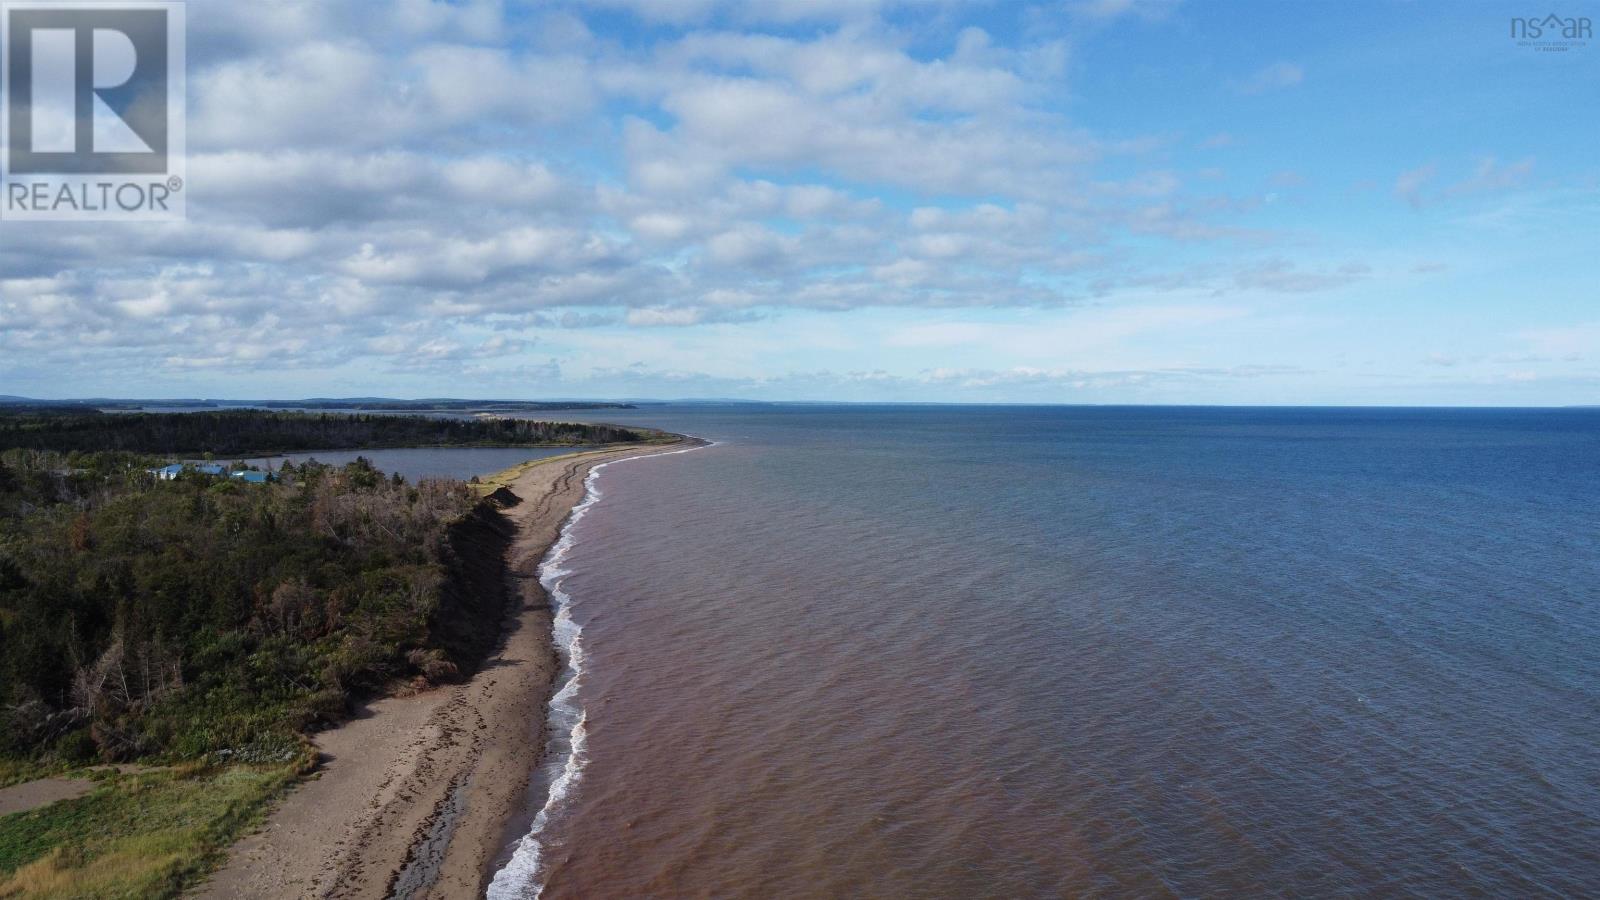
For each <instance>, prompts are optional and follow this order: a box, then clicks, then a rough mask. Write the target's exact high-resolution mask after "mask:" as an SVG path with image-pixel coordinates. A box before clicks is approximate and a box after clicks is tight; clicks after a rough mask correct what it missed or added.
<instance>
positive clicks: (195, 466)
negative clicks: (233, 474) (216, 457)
mask: <svg viewBox="0 0 1600 900" xmlns="http://www.w3.org/2000/svg"><path fill="white" fill-rule="evenodd" d="M147 471H148V472H149V473H150V474H151V475H154V476H155V477H157V478H159V479H161V480H162V481H171V480H172V479H174V478H177V477H178V476H179V475H182V474H183V473H184V472H199V473H200V474H201V475H213V476H215V475H226V474H228V467H227V466H224V465H222V464H220V463H173V464H172V465H170V466H163V467H161V468H159V469H149V470H147Z"/></svg>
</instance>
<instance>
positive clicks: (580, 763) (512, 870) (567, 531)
mask: <svg viewBox="0 0 1600 900" xmlns="http://www.w3.org/2000/svg"><path fill="white" fill-rule="evenodd" d="M714 446H716V443H715V442H711V443H707V444H702V445H701V446H699V447H687V448H685V449H683V450H669V451H667V452H665V453H646V454H642V455H640V456H627V457H623V458H622V459H614V460H611V461H610V462H603V463H600V464H599V465H597V466H595V467H594V468H592V469H590V470H589V474H588V475H587V476H585V477H584V480H583V485H584V494H583V500H582V501H581V502H579V503H578V505H577V506H574V507H573V508H572V512H571V514H570V515H568V516H567V521H566V523H565V524H563V525H562V526H561V534H560V536H559V537H558V538H557V540H556V542H555V545H554V546H552V547H551V548H550V552H548V553H546V554H545V557H544V559H543V561H541V562H540V563H539V583H540V584H542V585H544V589H545V592H546V593H547V594H549V596H550V604H551V606H552V607H553V608H554V609H555V611H556V616H555V629H554V631H555V645H556V651H557V653H558V654H559V655H560V657H561V660H562V666H561V676H560V677H561V686H560V688H559V689H557V690H556V693H555V696H554V697H552V698H551V699H550V708H549V710H548V712H547V713H546V721H545V740H546V741H547V744H546V747H545V757H546V762H545V764H544V778H543V779H542V780H543V781H544V783H546V784H548V785H550V790H549V793H548V794H547V795H546V796H545V801H544V806H542V807H540V809H539V812H538V814H537V815H535V816H534V817H533V824H532V826H531V827H530V828H529V829H528V833H527V834H526V835H524V836H523V837H522V839H521V840H519V841H517V846H516V849H515V850H513V851H512V853H511V860H510V861H509V862H507V863H506V865H505V867H504V868H502V869H501V870H500V871H498V872H496V873H494V879H493V880H492V881H490V882H489V890H488V892H487V893H486V895H485V896H486V897H487V898H488V900H526V898H530V897H538V896H539V895H540V894H541V893H543V891H544V876H545V872H544V870H543V868H542V865H541V863H542V860H543V851H544V841H545V837H544V831H545V828H546V827H547V826H548V825H549V824H550V819H551V817H552V816H553V815H555V813H557V812H559V811H560V810H561V809H562V808H563V807H564V806H565V803H566V800H567V797H568V796H569V795H570V794H571V793H572V790H573V789H574V788H575V787H576V786H577V784H578V782H579V781H581V780H583V770H584V767H585V765H586V764H587V763H588V756H587V755H586V753H585V752H584V751H585V745H586V744H587V737H588V733H587V731H586V730H585V725H586V724H587V722H588V712H587V710H585V709H584V706H583V700H582V698H581V697H579V696H578V691H579V689H580V688H581V686H582V681H583V673H584V654H583V627H582V626H581V625H579V624H578V622H577V621H576V620H575V619H573V618H572V597H571V596H570V595H568V594H567V592H566V591H565V590H563V589H562V583H563V581H564V580H565V578H566V576H567V575H568V574H570V572H571V570H570V569H567V568H565V567H563V565H562V563H563V562H565V561H566V558H567V554H568V552H570V551H571V550H572V542H573V526H574V525H576V524H578V521H579V520H580V519H582V518H583V517H584V514H586V513H587V512H588V511H589V510H590V509H591V508H593V506H594V505H595V504H596V503H599V502H600V496H601V494H600V488H599V486H598V481H599V478H600V470H601V469H604V468H605V467H606V466H614V465H616V464H617V463H624V462H632V461H634V460H637V459H653V458H655V457H658V456H676V455H677V454H679V453H689V452H692V451H694V450H700V449H702V448H704V447H714Z"/></svg>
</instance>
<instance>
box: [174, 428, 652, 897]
mask: <svg viewBox="0 0 1600 900" xmlns="http://www.w3.org/2000/svg"><path fill="white" fill-rule="evenodd" d="M683 446H684V445H683V444H681V443H679V444H672V445H648V446H642V447H641V446H631V447H621V448H614V449H607V450H601V451H595V452H589V453H580V454H574V455H571V456H563V457H556V458H552V459H546V460H539V461H536V462H533V463H530V464H528V465H526V466H523V467H519V468H518V469H515V470H512V471H511V472H508V473H505V474H503V475H502V476H498V477H497V478H496V479H491V481H493V482H495V483H497V484H499V485H503V486H504V487H506V488H507V489H509V490H510V491H511V493H513V494H515V495H516V500H515V502H513V503H511V504H510V505H508V506H507V507H506V508H505V510H504V511H505V515H506V516H507V517H508V518H509V519H510V520H511V521H512V523H513V524H514V525H515V527H516V534H515V536H514V538H513V543H512V546H511V550H510V552H509V554H508V559H507V564H508V570H509V577H510V578H512V579H513V581H514V587H515V593H514V596H515V597H516V598H517V599H518V600H519V601H520V602H517V606H516V608H515V609H513V610H512V612H511V614H510V615H509V616H508V618H507V623H506V631H505V638H504V642H503V644H502V645H501V647H500V648H499V650H498V652H496V653H494V654H493V655H492V656H491V657H490V658H489V659H488V660H486V661H485V663H484V665H483V667H482V668H481V669H480V670H479V672H478V673H477V674H476V675H475V676H474V677H473V678H471V679H470V680H469V681H467V682H465V683H462V684H458V685H450V686H445V687H440V688H436V689H433V690H429V691H426V692H423V693H420V694H416V695H413V696H407V697H388V698H384V699H380V700H377V701H375V702H373V703H371V704H369V705H368V706H367V707H366V708H364V709H363V710H362V711H361V712H360V713H358V715H357V716H356V717H355V718H353V719H352V720H351V721H349V722H347V723H345V724H344V725H342V726H341V727H339V728H337V729H333V730H330V731H327V732H324V733H322V734H320V735H318V736H317V738H316V745H317V749H318V750H319V752H320V754H321V763H320V765H319V766H318V768H317V770H316V772H314V773H313V774H312V775H311V776H310V777H309V778H308V779H307V780H306V781H305V782H304V783H302V784H301V785H299V786H297V787H296V788H295V789H294V790H293V791H292V792H291V793H290V794H289V795H288V796H287V797H285V798H284V800H283V801H282V802H281V803H280V804H279V805H278V806H277V808H276V809H275V810H274V811H273V812H272V814H271V815H270V816H269V818H268V820H267V822H266V824H265V825H264V826H263V827H262V828H261V829H260V830H258V831H257V832H256V833H254V834H252V835H250V836H248V837H246V838H244V839H243V840H241V841H240V842H239V843H237V844H236V845H234V847H233V848H232V850H231V851H230V854H229V859H228V862H227V863H226V864H225V865H224V866H223V867H222V868H221V869H220V870H219V871H218V872H217V873H216V874H215V875H213V876H212V877H211V878H210V879H209V880H207V881H206V882H205V883H204V884H202V885H201V886H200V887H199V889H198V890H197V891H196V892H195V893H196V896H199V897H206V898H240V897H261V898H267V897H271V898H285V897H296V898H300V897H307V898H309V897H339V898H346V897H348V898H368V897H374V898H376V897H389V896H399V897H415V898H423V897H432V898H467V897H481V896H483V892H484V888H485V887H486V886H487V884H488V881H489V879H490V878H491V877H492V875H493V872H492V871H491V867H492V866H493V865H494V863H495V861H496V859H497V858H498V857H499V856H500V854H501V851H502V850H503V849H504V847H505V846H506V843H507V841H508V840H510V839H512V838H513V837H514V836H513V835H511V834H509V833H508V826H509V825H511V824H513V823H516V822H519V821H520V820H521V819H522V818H523V817H524V816H525V815H526V810H525V806H526V794H527V790H528V783H529V779H530V777H531V775H532V773H533V772H534V770H535V768H536V766H537V765H538V762H539V758H540V755H541V753H542V750H543V745H544V738H543V734H542V731H543V726H544V711H545V705H546V703H547V702H548V699H549V694H550V690H551V684H552V680H553V678H554V677H555V672H556V657H555V652H554V649H553V647H552V644H551V612H550V607H549V602H548V598H547V597H546V595H545V591H544V589H543V587H542V586H541V585H540V584H539V581H538V578H537V568H538V565H539V562H540V560H541V559H542V558H543V557H544V555H545V553H546V551H547V550H548V549H549V548H550V546H551V545H552V544H553V543H554V542H555V540H556V539H557V537H558V536H559V534H560V529H561V525H562V523H563V522H564V521H565V520H566V517H567V515H568V513H569V512H570V511H571V509H572V507H573V506H574V505H575V504H576V503H578V501H580V500H581V499H582V498H583V493H584V478H585V476H586V475H587V474H588V472H589V470H590V469H591V468H592V467H594V466H595V465H597V464H599V463H603V462H607V461H611V460H615V459H619V458H624V457H631V456H640V455H646V454H650V453H656V452H663V451H666V450H676V449H682V447H683ZM501 496H502V497H503V496H504V495H503V494H502V495H501ZM514 602H515V601H514Z"/></svg>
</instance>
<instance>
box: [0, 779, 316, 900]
mask: <svg viewBox="0 0 1600 900" xmlns="http://www.w3.org/2000/svg"><path fill="white" fill-rule="evenodd" d="M304 767H305V762H304V761H299V762H296V763H294V764H289V765H282V766H246V765H240V766H226V767H216V768H202V767H199V766H188V767H184V768H179V769H173V770H166V771H160V772H147V773H142V774H137V775H112V776H110V777H104V778H102V779H101V781H100V784H99V785H98V786H97V787H96V788H95V789H94V790H93V791H92V792H90V793H89V794H87V795H85V796H83V797H79V798H78V799H76V800H63V801H61V802H59V803H54V804H51V805H50V806H46V807H42V808H40V809H35V810H30V811H28V812H22V813H16V814H13V815H9V816H5V817H3V818H0V898H4V900H12V898H29V900H33V898H39V900H45V898H63V900H64V898H69V897H97V898H98V897H104V898H130V900H131V898H147V897H149V898H154V897H176V896H178V895H179V893H180V892H181V891H182V890H183V889H184V888H186V887H189V886H191V885H193V884H194V883H195V882H196V881H198V880H199V879H200V878H201V877H202V876H203V875H205V874H206V873H208V872H210V871H211V870H212V869H213V868H214V867H215V866H216V865H217V864H218V863H220V862H221V861H222V859H223V858H224V857H225V855H226V852H227V848H228V846H229V845H230V844H232V843H233V842H234V841H235V840H237V839H238V838H240V837H241V836H243V835H244V833H245V832H246V831H247V830H249V829H250V828H251V827H253V826H254V825H255V824H257V823H258V822H259V821H260V820H261V818H262V816H263V815H264V813H265V811H266V808H267V805H268V803H269V802H270V801H271V800H272V799H273V798H274V797H276V796H278V794H279V793H281V792H282V791H283V789H284V788H285V787H286V786H287V785H288V784H289V783H290V782H291V781H293V780H294V779H295V777H296V776H297V775H298V774H299V773H300V772H301V771H302V770H303V768H304Z"/></svg>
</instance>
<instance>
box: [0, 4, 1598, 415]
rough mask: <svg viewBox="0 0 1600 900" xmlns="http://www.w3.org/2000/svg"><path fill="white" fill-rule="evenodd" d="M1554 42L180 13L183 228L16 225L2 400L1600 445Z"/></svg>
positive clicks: (1575, 142) (939, 21)
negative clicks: (866, 410)
mask: <svg viewBox="0 0 1600 900" xmlns="http://www.w3.org/2000/svg"><path fill="white" fill-rule="evenodd" d="M1538 2H1539V3H1543V4H1544V5H1538V3H1534V0H1520V2H1514V3H1494V2H1459V0H1455V2H1445V3H1428V2H1359V3H1342V2H1341V3H1334V2H1311V0H1305V2H1294V3H1289V2H1271V3H1247V2H1227V3H1220V2H1196V0H1055V2H1043V3H1034V4H1022V3H1009V2H1006V3H1002V2H994V3H982V2H947V3H946V2H914V3H896V2H890V0H881V2H870V0H849V2H845V0H771V2H764V3H749V4H745V3H738V4H735V3H728V2H722V0H604V2H595V3H586V4H579V3H566V2H542V3H520V2H510V0H507V2H504V3H501V2H482V0H460V2H439V0H382V2H380V0H305V2H301V0H279V2H273V3H260V2H240V3H233V2H225V0H197V2H192V3H189V4H188V17H187V18H188V38H187V43H188V48H187V56H188V81H189V87H188V93H189V98H188V106H187V118H188V124H187V130H188V188H187V190H188V218H187V220H186V221H184V222H178V223H123V222H94V223H54V222H50V223H37V222H30V223H19V222H3V223H0V394H19V395H25V396H34V397H48V398H59V397H72V396H120V397H212V398H255V399H262V398H291V397H295V398H298V397H311V396H320V397H327V396H387V397H494V398H518V399H539V398H748V399H761V400H849V401H918V402H928V401H933V402H1022V403H1183V404H1188V403H1201V404H1358V405H1364V404H1392V405H1559V404H1597V403H1600V295H1597V286H1596V285H1597V278H1596V276H1597V275H1600V152H1597V149H1596V148H1597V147H1600V123H1597V117H1596V115H1595V113H1596V111H1597V110H1600V44H1596V43H1595V42H1594V41H1593V40H1590V41H1589V42H1588V45H1587V46H1583V47H1577V48H1573V49H1571V50H1568V51H1566V52H1541V51H1539V50H1537V49H1535V48H1531V47H1527V46H1520V45H1519V44H1518V42H1517V41H1516V40H1514V39H1512V38H1511V36H1510V24H1509V23H1510V18H1511V17H1513V16H1531V15H1538V16H1543V15H1546V14H1548V13H1551V12H1555V13H1558V14H1560V15H1562V16H1567V17H1573V16H1589V17H1590V18H1592V19H1593V20H1595V21H1596V22H1600V3H1595V2H1590V3H1582V2H1571V0H1551V2H1546V0H1538ZM1530 4H1531V5H1530ZM1547 7H1549V8H1547Z"/></svg>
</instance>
